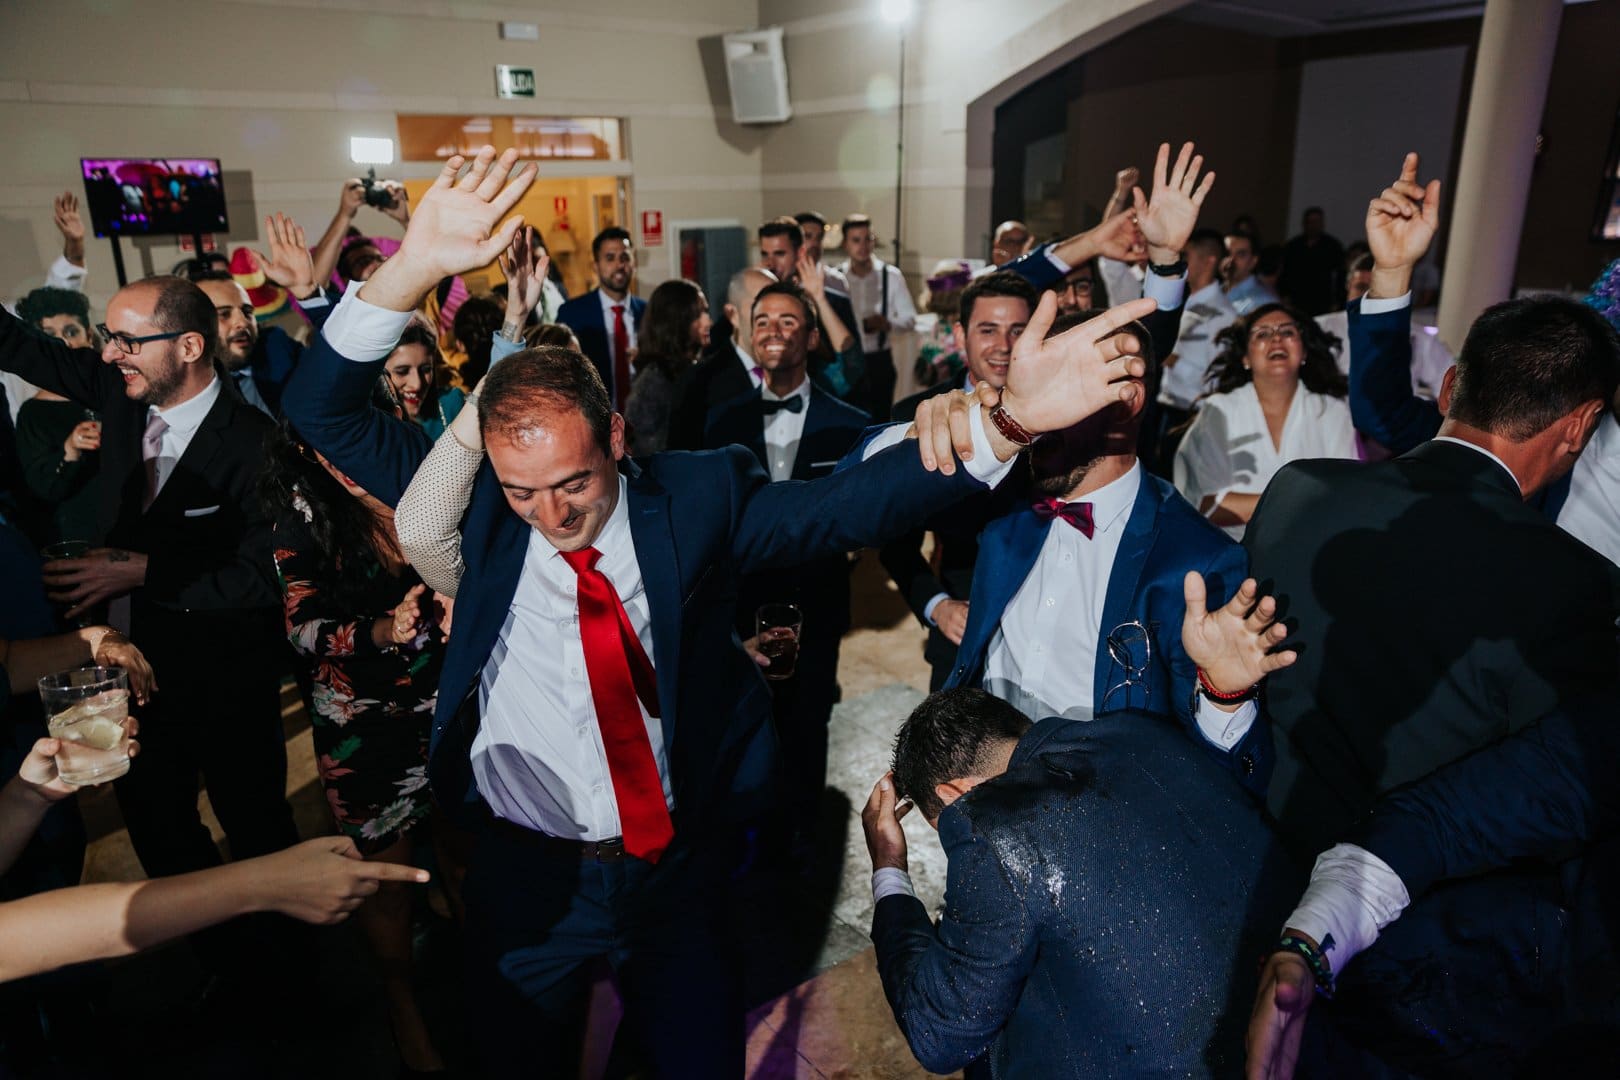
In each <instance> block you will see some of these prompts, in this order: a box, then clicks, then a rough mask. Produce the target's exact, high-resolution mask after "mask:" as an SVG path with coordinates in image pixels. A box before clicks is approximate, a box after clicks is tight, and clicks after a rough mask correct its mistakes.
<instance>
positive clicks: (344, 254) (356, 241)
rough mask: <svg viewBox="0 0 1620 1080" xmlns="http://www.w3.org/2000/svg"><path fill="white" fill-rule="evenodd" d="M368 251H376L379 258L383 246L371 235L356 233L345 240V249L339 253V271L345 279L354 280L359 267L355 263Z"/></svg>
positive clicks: (340, 275) (339, 274)
mask: <svg viewBox="0 0 1620 1080" xmlns="http://www.w3.org/2000/svg"><path fill="white" fill-rule="evenodd" d="M366 251H374V252H376V253H377V256H378V257H379V258H381V257H382V248H380V247H378V246H377V243H376V241H374V240H372V239H371V238H370V237H369V236H360V235H355V236H352V237H350V238H349V239H347V240H345V241H344V242H343V250H342V251H341V252H339V253H338V260H337V272H338V276H339V277H341V278H343V280H344V281H353V280H354V272H355V270H356V269H357V267H356V266H355V263H357V262H359V261H360V257H361V255H362V254H364V253H365V252H366Z"/></svg>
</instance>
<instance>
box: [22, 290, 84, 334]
mask: <svg viewBox="0 0 1620 1080" xmlns="http://www.w3.org/2000/svg"><path fill="white" fill-rule="evenodd" d="M58 315H71V316H73V317H74V318H75V319H78V320H79V324H80V325H81V326H83V327H84V329H85V333H89V332H90V298H89V297H88V296H86V295H84V293H82V292H78V291H77V290H74V289H54V288H52V287H50V286H49V285H47V286H45V287H44V288H41V289H35V290H34V291H33V292H31V293H29V294H28V295H27V296H25V297H23V298H22V299H21V300H19V301H17V317H18V318H20V319H22V321H23V322H25V323H27V324H28V325H29V326H32V327H34V328H36V329H37V328H38V327H39V324H40V323H42V322H44V321H45V320H46V319H52V318H55V317H56V316H58Z"/></svg>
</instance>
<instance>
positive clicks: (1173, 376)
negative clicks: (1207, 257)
mask: <svg viewBox="0 0 1620 1080" xmlns="http://www.w3.org/2000/svg"><path fill="white" fill-rule="evenodd" d="M1237 317H1238V315H1237V309H1236V308H1234V307H1233V306H1232V302H1231V301H1230V300H1228V299H1227V298H1226V293H1225V292H1223V291H1222V290H1221V283H1220V282H1218V281H1212V282H1210V283H1209V284H1208V285H1205V286H1204V287H1203V288H1202V289H1199V290H1198V291H1197V292H1195V293H1193V294H1192V295H1191V296H1189V297H1187V306H1186V307H1185V308H1183V309H1182V312H1181V330H1180V333H1178V334H1177V336H1176V362H1175V364H1174V365H1172V366H1170V367H1167V368H1165V369H1164V378H1163V379H1161V380H1160V382H1159V401H1160V402H1161V403H1163V404H1165V405H1169V406H1171V407H1172V408H1176V409H1191V408H1192V407H1193V403H1194V402H1196V401H1197V400H1198V397H1199V395H1200V394H1202V393H1203V392H1204V376H1205V375H1207V374H1208V373H1209V365H1210V363H1211V362H1213V361H1214V359H1215V356H1216V354H1217V353H1219V352H1220V348H1221V347H1220V345H1219V344H1218V343H1217V342H1216V340H1215V337H1216V335H1217V334H1219V333H1220V332H1221V331H1222V330H1225V329H1226V328H1227V327H1228V326H1231V325H1232V323H1233V322H1234V321H1235V320H1236V319H1237Z"/></svg>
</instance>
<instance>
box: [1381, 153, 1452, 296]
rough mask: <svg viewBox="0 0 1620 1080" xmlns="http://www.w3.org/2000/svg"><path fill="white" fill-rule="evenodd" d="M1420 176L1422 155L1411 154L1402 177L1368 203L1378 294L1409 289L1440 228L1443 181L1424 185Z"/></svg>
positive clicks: (1397, 292) (1434, 181)
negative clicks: (1416, 270)
mask: <svg viewBox="0 0 1620 1080" xmlns="http://www.w3.org/2000/svg"><path fill="white" fill-rule="evenodd" d="M1417 177H1418V156H1417V154H1415V153H1410V154H1407V155H1406V160H1405V161H1403V162H1402V163H1401V175H1400V177H1399V178H1398V179H1397V180H1396V181H1395V182H1394V183H1393V184H1391V185H1390V186H1389V187H1387V188H1385V189H1384V190H1383V191H1382V192H1381V193H1380V194H1379V196H1378V197H1377V198H1376V199H1374V200H1372V202H1370V203H1368V204H1367V246H1368V247H1369V248H1371V249H1372V257H1373V292H1374V294H1375V295H1378V296H1383V297H1392V296H1399V295H1401V293H1404V292H1405V291H1406V290H1407V288H1408V287H1409V286H1410V284H1411V279H1412V267H1414V266H1416V265H1417V264H1418V262H1419V261H1420V260H1421V259H1422V258H1423V256H1424V255H1426V254H1427V253H1428V251H1429V245H1430V244H1432V243H1433V242H1434V235H1435V233H1436V232H1438V231H1439V229H1440V181H1439V180H1430V181H1429V182H1428V184H1427V185H1424V184H1422V183H1420V182H1419V181H1418V178H1417ZM1391 289H1393V290H1395V291H1393V292H1391V291H1389V290H1391Z"/></svg>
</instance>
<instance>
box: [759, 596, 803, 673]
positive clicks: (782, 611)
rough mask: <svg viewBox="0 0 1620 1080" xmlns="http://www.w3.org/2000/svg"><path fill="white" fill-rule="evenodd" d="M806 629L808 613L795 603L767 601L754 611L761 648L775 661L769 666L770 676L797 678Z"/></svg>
mask: <svg viewBox="0 0 1620 1080" xmlns="http://www.w3.org/2000/svg"><path fill="white" fill-rule="evenodd" d="M803 628H804V613H803V612H801V611H800V610H799V609H798V607H797V606H795V605H793V604H765V605H763V606H762V607H761V608H760V609H759V611H758V612H756V613H755V614H754V632H755V633H756V634H757V635H758V637H759V651H760V652H761V653H764V654H765V656H766V657H768V658H769V659H770V661H771V664H770V666H769V667H767V668H766V669H765V677H766V678H767V679H791V678H792V677H793V669H794V666H795V665H796V664H797V663H798V662H799V631H800V630H802V629H803Z"/></svg>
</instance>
